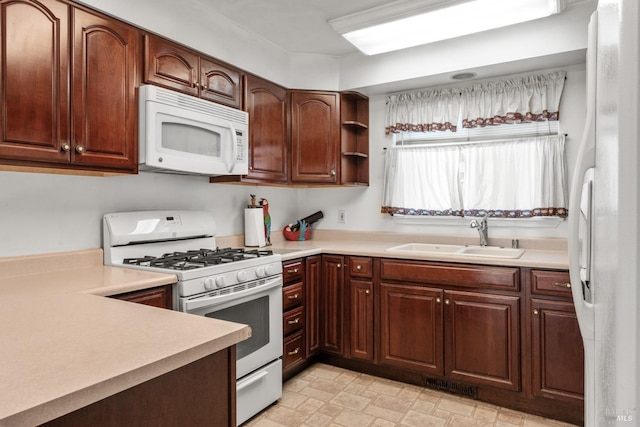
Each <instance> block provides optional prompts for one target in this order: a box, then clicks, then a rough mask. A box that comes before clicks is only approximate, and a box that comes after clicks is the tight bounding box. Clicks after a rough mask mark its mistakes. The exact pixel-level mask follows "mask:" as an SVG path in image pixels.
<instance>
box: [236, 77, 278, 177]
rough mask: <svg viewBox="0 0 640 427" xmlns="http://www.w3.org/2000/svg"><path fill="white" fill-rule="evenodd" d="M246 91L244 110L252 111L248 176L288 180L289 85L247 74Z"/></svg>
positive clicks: (250, 113) (250, 114) (250, 115)
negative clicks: (277, 83)
mask: <svg viewBox="0 0 640 427" xmlns="http://www.w3.org/2000/svg"><path fill="white" fill-rule="evenodd" d="M245 94H246V95H245V110H246V111H247V112H248V113H249V173H248V174H247V178H248V179H250V180H251V179H256V180H265V181H273V182H281V183H286V182H287V181H288V179H289V170H288V169H289V168H288V164H289V150H288V146H287V106H288V103H287V89H286V88H283V87H282V86H278V85H276V84H274V83H271V82H269V81H267V80H264V79H262V78H260V77H256V76H252V75H247V77H246V82H245Z"/></svg>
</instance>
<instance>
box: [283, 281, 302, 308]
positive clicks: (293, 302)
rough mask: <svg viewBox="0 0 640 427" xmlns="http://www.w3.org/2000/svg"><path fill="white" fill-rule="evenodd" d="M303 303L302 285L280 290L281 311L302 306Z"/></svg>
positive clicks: (298, 284)
mask: <svg viewBox="0 0 640 427" xmlns="http://www.w3.org/2000/svg"><path fill="white" fill-rule="evenodd" d="M303 301H304V287H303V286H302V283H301V282H300V283H296V284H295V285H291V286H287V287H285V288H284V289H283V290H282V311H287V310H289V309H290V308H293V307H297V306H299V305H302V303H303Z"/></svg>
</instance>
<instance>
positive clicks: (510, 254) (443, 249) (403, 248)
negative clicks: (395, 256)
mask: <svg viewBox="0 0 640 427" xmlns="http://www.w3.org/2000/svg"><path fill="white" fill-rule="evenodd" d="M386 251H387V252H402V253H412V254H439V255H446V254H450V255H456V256H471V257H474V256H475V257H487V258H520V257H521V256H522V254H523V253H524V249H513V248H503V247H501V246H469V245H467V246H462V245H441V244H438V243H407V244H404V245H400V246H394V247H392V248H388V249H386Z"/></svg>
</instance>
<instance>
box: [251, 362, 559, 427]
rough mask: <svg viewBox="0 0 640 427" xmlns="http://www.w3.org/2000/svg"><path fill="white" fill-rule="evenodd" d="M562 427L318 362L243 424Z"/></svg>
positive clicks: (258, 426)
mask: <svg viewBox="0 0 640 427" xmlns="http://www.w3.org/2000/svg"><path fill="white" fill-rule="evenodd" d="M281 426H287V427H294V426H295V427H300V426H302V427H360V426H362V427H365V426H367V427H386V426H419V427H442V426H447V427H457V426H460V427H475V426H482V427H485V426H487V427H488V426H495V427H512V426H523V427H547V426H548V427H562V426H565V427H567V426H571V424H566V423H562V422H560V421H555V420H549V419H545V418H541V417H537V416H534V415H529V414H525V413H522V412H517V411H513V410H510V409H505V408H501V407H498V406H495V405H491V404H488V403H483V402H479V401H477V400H473V399H467V398H463V397H458V396H455V395H452V394H448V393H441V392H437V391H433V390H430V389H425V388H422V387H418V386H414V385H410V384H404V383H401V382H396V381H391V380H387V379H382V378H377V377H374V376H371V375H366V374H361V373H358V372H353V371H349V370H346V369H342V368H337V367H334V366H330V365H326V364H322V363H317V364H315V365H313V366H311V367H309V368H308V369H307V370H305V371H303V372H301V373H300V374H299V375H297V376H296V377H294V378H292V379H290V380H289V381H287V382H286V383H285V384H284V387H283V393H282V398H281V399H280V400H279V401H278V402H277V403H275V404H274V405H272V406H270V407H269V408H267V409H266V410H265V411H263V412H262V413H260V414H258V415H256V416H255V417H254V418H252V419H251V420H249V421H247V422H246V423H244V424H243V425H242V427H281Z"/></svg>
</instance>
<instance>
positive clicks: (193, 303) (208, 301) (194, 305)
mask: <svg viewBox="0 0 640 427" xmlns="http://www.w3.org/2000/svg"><path fill="white" fill-rule="evenodd" d="M279 286H282V277H281V276H277V277H273V278H271V279H268V280H267V282H266V283H265V284H264V285H261V286H258V287H255V288H248V289H245V290H243V291H240V292H234V293H231V294H226V295H215V296H206V297H200V298H194V299H191V300H189V299H187V300H184V304H183V310H184V311H185V312H187V313H189V312H191V311H193V310H197V309H199V308H202V307H215V306H218V305H220V304H224V303H225V302H227V301H233V300H237V299H239V298H242V297H245V296H249V295H255V294H257V293H259V292H264V291H268V290H270V289H273V288H277V287H279Z"/></svg>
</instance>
